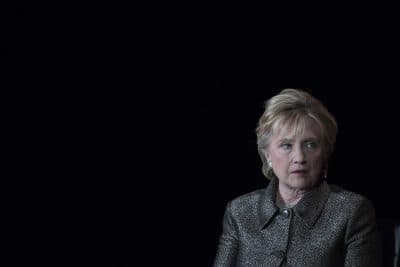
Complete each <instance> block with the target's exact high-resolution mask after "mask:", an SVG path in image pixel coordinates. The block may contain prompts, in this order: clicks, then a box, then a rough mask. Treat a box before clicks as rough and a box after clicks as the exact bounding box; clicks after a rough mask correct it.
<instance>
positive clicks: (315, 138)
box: [279, 137, 319, 142]
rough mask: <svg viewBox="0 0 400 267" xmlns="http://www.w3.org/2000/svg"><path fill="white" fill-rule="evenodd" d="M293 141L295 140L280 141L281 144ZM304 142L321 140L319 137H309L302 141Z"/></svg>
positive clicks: (285, 139) (284, 139)
mask: <svg viewBox="0 0 400 267" xmlns="http://www.w3.org/2000/svg"><path fill="white" fill-rule="evenodd" d="M292 141H293V139H292V138H283V139H280V140H279V142H292ZM301 141H302V142H307V141H319V138H317V137H307V138H304V139H303V140H301Z"/></svg>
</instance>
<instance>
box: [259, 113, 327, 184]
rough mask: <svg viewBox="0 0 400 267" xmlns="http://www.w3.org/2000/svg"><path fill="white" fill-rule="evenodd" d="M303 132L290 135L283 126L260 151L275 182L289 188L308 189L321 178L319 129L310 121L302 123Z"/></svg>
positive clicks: (290, 132)
mask: <svg viewBox="0 0 400 267" xmlns="http://www.w3.org/2000/svg"><path fill="white" fill-rule="evenodd" d="M302 123H304V124H303V126H304V127H303V130H302V131H300V132H299V133H297V134H296V135H292V132H293V131H292V129H293V128H292V127H290V126H288V125H286V126H285V127H282V128H281V129H280V130H278V131H275V134H274V135H273V136H272V138H271V142H270V144H269V146H268V148H267V149H266V150H265V151H264V153H265V157H266V158H267V160H269V161H271V164H272V169H273V171H274V173H275V175H276V176H277V177H278V180H279V183H280V184H283V185H284V186H287V187H289V188H291V189H302V190H304V189H310V188H312V187H313V186H314V185H315V184H316V183H317V182H318V180H319V179H320V178H321V176H322V168H323V154H322V150H323V149H322V146H321V130H320V129H319V128H318V127H317V125H316V124H315V123H314V122H313V121H312V120H311V119H310V118H305V119H304V120H303V122H302Z"/></svg>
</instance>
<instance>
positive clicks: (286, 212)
mask: <svg viewBox="0 0 400 267" xmlns="http://www.w3.org/2000/svg"><path fill="white" fill-rule="evenodd" d="M282 215H283V216H285V217H286V218H287V217H289V215H290V212H289V210H287V209H284V210H282Z"/></svg>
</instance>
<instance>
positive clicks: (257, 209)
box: [214, 89, 381, 267]
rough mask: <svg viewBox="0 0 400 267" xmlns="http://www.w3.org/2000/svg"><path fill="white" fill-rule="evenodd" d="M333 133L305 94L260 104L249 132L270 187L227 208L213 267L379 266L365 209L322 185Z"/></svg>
mask: <svg viewBox="0 0 400 267" xmlns="http://www.w3.org/2000/svg"><path fill="white" fill-rule="evenodd" d="M336 132H337V124H336V121H335V119H334V117H333V116H332V115H331V114H330V113H329V112H328V111H327V109H326V108H325V107H324V106H323V104H322V103H321V102H320V101H319V100H317V99H316V98H314V97H313V96H311V95H310V94H308V93H307V92H304V91H301V90H295V89H285V90H283V91H281V92H280V93H279V94H278V95H276V96H274V97H272V98H271V99H270V100H268V101H267V103H266V108H265V111H264V114H263V115H262V116H261V118H260V120H259V123H258V127H257V129H256V133H257V144H258V152H259V154H260V156H261V160H262V163H263V166H262V171H263V174H264V175H265V176H266V177H267V178H268V179H270V183H269V185H268V187H267V188H265V189H260V190H257V191H254V192H251V193H248V194H245V195H243V196H240V197H238V198H236V199H234V200H232V201H230V202H229V203H228V205H227V207H226V211H225V215H224V219H223V231H222V235H221V237H220V242H219V246H218V252H217V255H216V258H215V261H214V266H307V267H309V266H380V261H381V251H380V250H381V247H380V238H379V234H378V232H377V228H376V222H375V213H374V208H373V206H372V204H371V202H370V201H369V200H367V199H366V198H365V197H363V196H361V195H359V194H356V193H353V192H349V191H346V190H344V189H342V188H340V187H337V186H333V185H328V184H327V183H326V177H327V171H328V160H329V156H330V155H331V153H332V152H333V149H334V144H335V140H336Z"/></svg>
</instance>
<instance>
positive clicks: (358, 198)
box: [329, 184, 373, 209]
mask: <svg viewBox="0 0 400 267" xmlns="http://www.w3.org/2000/svg"><path fill="white" fill-rule="evenodd" d="M329 188H330V195H329V200H330V202H331V203H334V204H335V205H338V206H339V207H340V206H341V207H348V208H350V209H354V208H357V207H360V206H369V207H371V208H373V204H372V202H371V201H370V200H369V199H368V198H367V197H366V196H364V195H362V194H360V193H357V192H354V191H350V190H347V189H344V188H343V187H341V186H338V185H333V184H330V185H329Z"/></svg>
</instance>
